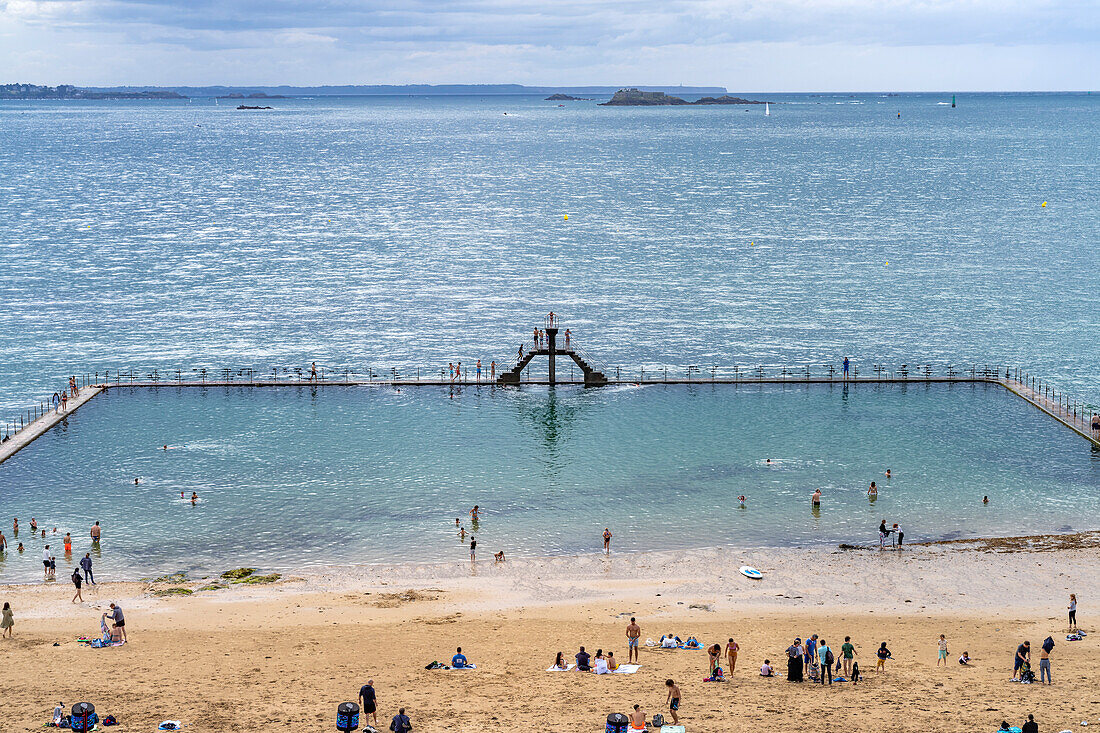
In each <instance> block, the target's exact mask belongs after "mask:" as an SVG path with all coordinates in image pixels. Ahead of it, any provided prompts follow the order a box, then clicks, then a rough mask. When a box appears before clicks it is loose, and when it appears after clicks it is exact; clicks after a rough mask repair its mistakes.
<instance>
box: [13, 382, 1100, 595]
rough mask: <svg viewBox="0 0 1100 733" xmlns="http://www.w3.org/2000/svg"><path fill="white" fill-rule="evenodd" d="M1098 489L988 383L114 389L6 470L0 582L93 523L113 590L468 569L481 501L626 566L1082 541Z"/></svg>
mask: <svg viewBox="0 0 1100 733" xmlns="http://www.w3.org/2000/svg"><path fill="white" fill-rule="evenodd" d="M164 444H168V445H169V446H172V449H171V450H168V451H165V450H162V449H161V446H162V445H164ZM768 458H770V459H772V461H773V464H772V465H768V464H767V463H766V460H767V459H768ZM887 468H890V469H891V470H892V473H893V477H892V478H890V479H886V478H885V476H884V474H885V471H886V469H887ZM135 478H138V479H139V483H137V484H136V485H135V483H134V479H135ZM871 481H876V482H877V483H878V485H879V489H880V493H879V495H878V497H877V499H876V500H874V501H872V500H871V499H869V498H868V496H867V493H866V492H867V487H868V485H869V484H870V482H871ZM815 488H820V489H821V490H822V492H823V499H822V505H821V508H820V511H812V510H811V506H810V494H811V493H812V491H813V490H814V489H815ZM1097 488H1100V458H1098V457H1097V453H1095V452H1094V451H1093V450H1092V448H1091V447H1090V446H1089V444H1088V443H1087V442H1086V441H1084V440H1082V439H1080V438H1079V437H1078V436H1075V435H1074V434H1072V433H1071V432H1070V431H1068V430H1067V429H1065V428H1064V427H1062V426H1060V425H1058V424H1057V423H1055V422H1054V421H1053V420H1051V419H1050V418H1048V417H1046V416H1045V415H1043V414H1041V413H1040V412H1039V411H1038V410H1035V409H1034V408H1033V407H1031V406H1030V405H1028V404H1026V403H1024V402H1023V401H1022V400H1020V399H1018V398H1016V397H1014V396H1012V395H1010V394H1009V393H1008V392H1006V391H1005V390H1004V389H1002V388H1000V387H997V386H994V385H985V384H929V385H904V386H902V385H870V384H860V385H852V386H850V387H847V388H845V387H843V386H841V385H752V386H749V385H740V386H732V385H709V384H700V385H697V386H683V385H669V386H665V385H646V386H643V387H626V386H621V387H608V388H602V389H589V390H585V389H583V388H574V387H566V388H562V387H558V388H556V389H549V388H546V387H524V388H523V389H499V388H489V387H481V388H475V387H466V388H463V389H461V390H456V391H455V392H454V393H453V394H452V393H451V392H450V391H449V390H447V389H444V388H438V387H421V388H406V389H402V390H401V391H396V390H394V389H392V388H385V387H374V388H360V387H337V386H332V387H326V388H321V389H311V388H308V387H285V388H251V389H249V388H236V387H235V388H229V389H224V388H208V389H193V388H184V389H180V388H171V387H161V388H158V389H145V388H142V389H132V390H131V389H118V390H111V391H110V392H108V393H104V394H101V395H99V396H98V397H96V398H95V399H94V400H92V401H91V402H90V403H89V404H87V405H86V406H84V407H83V408H81V409H80V410H79V412H77V413H76V414H75V415H73V416H72V417H71V418H69V419H68V421H67V422H66V423H63V424H62V425H59V426H58V427H57V428H55V429H54V430H52V431H50V432H49V433H48V434H46V435H45V436H43V437H42V438H40V439H39V440H38V441H36V442H35V443H33V444H32V445H30V446H29V447H27V448H26V449H24V450H23V451H21V452H20V453H18V454H17V455H16V456H14V457H13V458H11V459H10V460H8V461H7V462H6V463H4V464H3V465H0V517H3V524H2V525H0V528H2V529H3V530H4V533H5V534H6V535H7V537H8V540H9V543H10V547H9V551H8V552H7V553H5V554H3V555H2V556H0V558H2V559H0V582H4V583H13V582H26V581H32V580H35V579H38V578H40V577H41V572H42V565H41V555H42V545H43V544H44V543H45V542H50V544H51V545H52V546H53V549H55V550H61V538H62V536H63V535H64V533H65V532H66V531H71V532H72V533H73V536H74V538H75V543H74V546H73V555H74V557H73V561H74V562H75V560H76V559H77V558H79V557H83V554H84V553H85V552H87V551H89V550H90V549H91V548H90V539H89V537H88V529H89V527H90V526H91V524H92V523H93V522H95V521H96V520H98V521H99V522H100V523H101V525H102V526H103V536H104V540H103V543H102V549H101V553H100V554H98V555H93V557H94V558H95V559H96V572H97V574H99V575H100V576H101V577H104V578H110V579H120V578H137V577H143V576H147V575H151V574H160V573H164V572H168V571H176V570H189V571H193V572H208V571H214V570H224V569H226V568H229V567H238V566H242V565H249V566H255V567H260V568H271V569H292V568H301V567H318V566H325V565H331V564H348V563H356V564H358V563H379V562H404V561H440V560H460V559H461V560H464V559H466V558H467V557H468V550H467V549H466V547H465V546H464V545H463V543H462V542H461V541H460V539H459V537H458V535H457V533H456V529H455V525H454V520H455V518H456V517H457V518H459V519H460V520H461V524H462V525H463V526H465V527H466V529H467V530H470V529H472V527H471V525H470V520H469V517H468V514H467V513H468V511H469V509H470V507H472V506H473V505H474V504H478V505H480V506H481V508H482V511H483V518H482V520H481V522H480V524H479V526H478V528H477V531H476V533H475V534H476V536H477V539H478V546H479V549H480V550H481V551H482V555H481V556H482V557H485V558H487V557H489V555H490V553H491V552H495V551H497V550H500V549H503V550H506V551H507V553H508V554H509V556H525V555H526V556H530V555H548V554H562V553H581V552H594V551H598V550H599V548H600V545H601V541H600V535H601V533H602V532H603V528H604V527H605V526H607V527H610V528H611V530H612V532H613V533H614V535H615V538H614V542H613V548H614V549H615V550H616V551H618V552H624V551H637V550H650V549H677V548H690V547H700V546H719V545H729V546H735V547H759V546H808V545H814V544H835V543H838V542H863V543H866V542H872V541H876V540H877V535H876V531H875V530H876V528H877V526H878V523H879V521H880V520H881V519H884V518H885V519H886V520H887V521H888V522H890V523H893V522H898V523H900V524H901V525H902V526H903V528H904V529H905V533H906V540H907V541H909V542H913V541H919V540H926V539H942V538H953V537H970V536H990V535H1011V534H1024V533H1037V532H1051V531H1058V532H1064V531H1076V530H1083V529H1094V528H1096V527H1097V526H1098V524H1100V522H1098V521H1097V515H1098V514H1100V510H1098V509H1097V507H1096V505H1095V503H1094V502H1091V501H1089V498H1090V497H1092V496H1094V495H1095V492H1096V490H1097ZM181 492H183V493H184V494H185V496H187V497H190V495H191V493H192V492H196V493H198V495H199V503H198V504H197V505H195V506H192V505H191V503H190V501H188V500H181V499H180V493H181ZM741 494H744V495H745V496H746V497H747V501H746V506H745V508H740V507H739V506H738V502H737V497H738V496H739V495H741ZM984 495H988V496H989V498H990V503H989V504H988V505H984V504H983V503H982V497H983V496H984ZM13 517H18V518H19V523H20V529H21V531H20V533H19V535H18V537H12V532H11V520H12V518H13ZM31 517H35V518H36V519H37V520H38V524H39V527H40V528H42V527H45V528H46V529H47V538H46V540H43V539H42V538H41V537H40V536H39V537H31V535H30V531H29V524H30V519H31ZM54 527H57V528H58V532H57V534H56V535H55V534H53V532H52V530H53V528H54ZM19 542H22V543H23V544H24V546H25V551H24V553H23V554H22V555H20V554H19V553H18V552H17V551H16V550H15V548H16V546H17V544H18V543H19ZM56 555H57V557H58V577H59V578H60V579H62V580H64V578H65V577H66V575H64V574H63V573H64V572H65V571H64V570H63V568H68V567H70V564H69V563H66V562H63V556H62V554H61V553H60V552H57V553H56Z"/></svg>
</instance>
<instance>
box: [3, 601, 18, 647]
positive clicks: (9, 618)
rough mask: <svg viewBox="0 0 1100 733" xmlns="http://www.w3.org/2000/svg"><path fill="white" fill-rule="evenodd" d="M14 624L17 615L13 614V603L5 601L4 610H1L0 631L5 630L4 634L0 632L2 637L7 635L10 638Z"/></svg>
mask: <svg viewBox="0 0 1100 733" xmlns="http://www.w3.org/2000/svg"><path fill="white" fill-rule="evenodd" d="M14 626H15V617H14V616H13V615H12V612H11V604H10V603H8V602H7V601H4V610H3V611H2V612H0V632H3V633H2V634H0V637H4V636H6V637H8V638H9V639H10V638H11V630H12V627H14Z"/></svg>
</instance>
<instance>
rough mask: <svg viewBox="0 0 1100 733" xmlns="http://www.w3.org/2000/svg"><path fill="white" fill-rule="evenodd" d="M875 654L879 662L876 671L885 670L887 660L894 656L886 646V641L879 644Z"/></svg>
mask: <svg viewBox="0 0 1100 733" xmlns="http://www.w3.org/2000/svg"><path fill="white" fill-rule="evenodd" d="M875 656H876V657H878V663H877V664H876V665H875V671H876V672H885V671H886V660H887V659H893V658H894V657H893V655H892V654H890V650H889V649H887V648H886V642H885V641H884V642H882V644H881V645H880V646H879V648H878V651H877V652H875Z"/></svg>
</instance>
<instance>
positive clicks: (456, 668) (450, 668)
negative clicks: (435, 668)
mask: <svg viewBox="0 0 1100 733" xmlns="http://www.w3.org/2000/svg"><path fill="white" fill-rule="evenodd" d="M441 669H443V670H444V671H447V672H461V671H463V670H466V669H477V665H476V664H467V665H466V666H465V667H448V666H447V665H443V666H442V667H441Z"/></svg>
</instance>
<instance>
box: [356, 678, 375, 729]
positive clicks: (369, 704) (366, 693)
mask: <svg viewBox="0 0 1100 733" xmlns="http://www.w3.org/2000/svg"><path fill="white" fill-rule="evenodd" d="M359 701H360V703H362V705H363V722H364V723H365V722H367V716H368V715H369V716H371V717H372V718H373V719H374V724H375V725H378V700H377V698H376V697H375V694H374V680H367V684H365V685H363V686H362V687H360V688H359Z"/></svg>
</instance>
